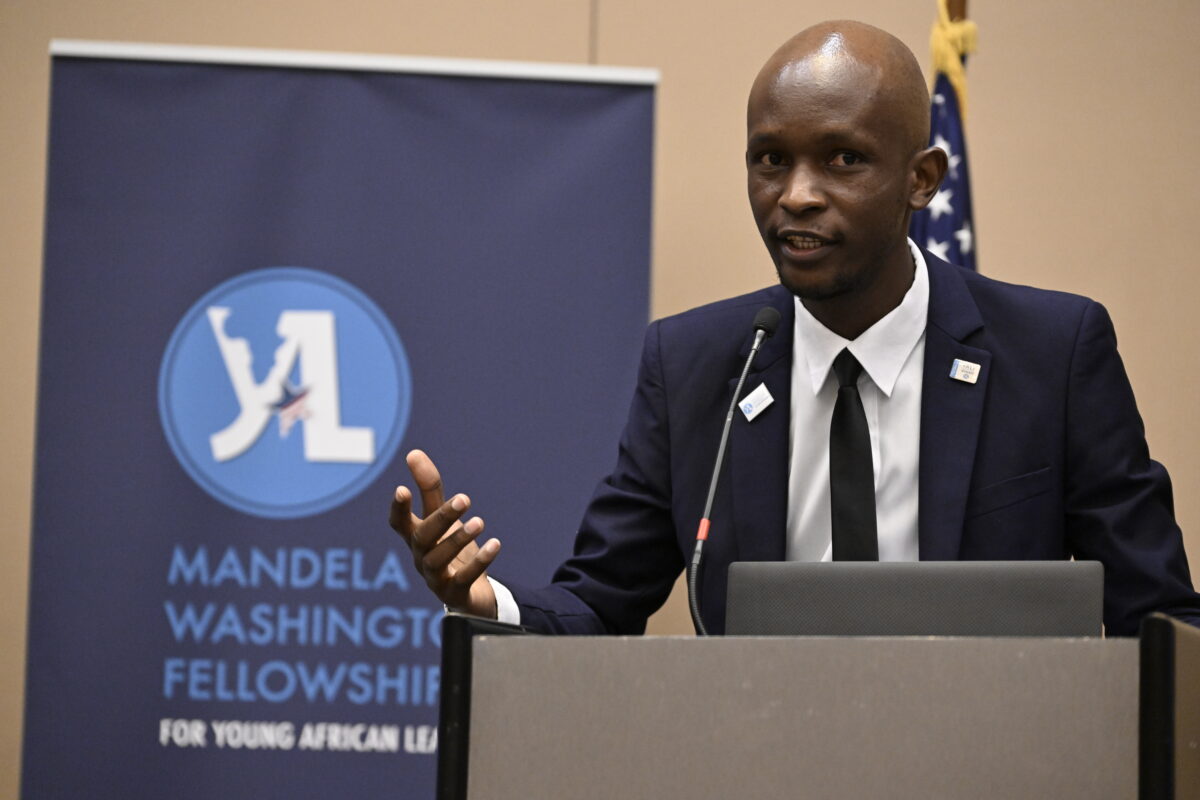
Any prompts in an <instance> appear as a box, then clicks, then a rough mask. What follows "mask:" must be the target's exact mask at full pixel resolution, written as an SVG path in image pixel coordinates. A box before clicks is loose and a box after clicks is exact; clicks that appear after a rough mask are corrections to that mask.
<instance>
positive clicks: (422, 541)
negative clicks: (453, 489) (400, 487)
mask: <svg viewBox="0 0 1200 800" xmlns="http://www.w3.org/2000/svg"><path fill="white" fill-rule="evenodd" d="M470 507H471V498H469V497H467V496H466V495H465V494H456V495H454V497H451V498H450V500H449V501H448V502H446V503H442V504H441V505H440V506H438V507H437V508H436V509H434V510H433V513H431V514H429V515H428V516H426V517H425V519H424V520H423V521H422V520H418V522H419V524H417V525H416V526H415V528H414V529H413V532H412V536H411V537H410V539H409V542H410V544H411V546H412V547H413V548H414V549H420V551H421V552H425V551H427V550H430V549H432V548H433V546H434V545H436V544H437V543H438V542H440V541H441V540H442V538H443V537H445V536H446V532H447V531H449V530H450V529H451V528H452V527H454V524H455V523H456V522H458V520H459V519H460V518H461V517H462V515H463V514H465V513H466V511H467V509H468V508H470ZM413 519H416V518H415V517H414V518H413ZM481 524H482V523H481Z"/></svg>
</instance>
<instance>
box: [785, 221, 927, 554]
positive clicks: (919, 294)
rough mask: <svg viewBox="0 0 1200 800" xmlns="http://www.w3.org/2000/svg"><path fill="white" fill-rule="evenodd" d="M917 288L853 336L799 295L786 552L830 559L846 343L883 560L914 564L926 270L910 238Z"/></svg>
mask: <svg viewBox="0 0 1200 800" xmlns="http://www.w3.org/2000/svg"><path fill="white" fill-rule="evenodd" d="M909 249H910V250H912V255H913V265H914V268H915V269H914V274H913V282H912V286H910V287H909V289H908V292H907V293H906V294H905V295H904V299H903V300H901V301H900V305H898V306H896V307H895V308H894V309H892V310H891V311H890V312H888V314H887V315H886V316H884V317H883V318H882V319H881V320H879V321H878V322H876V323H875V324H874V325H872V326H871V327H870V328H867V330H865V331H863V333H862V334H861V335H860V336H859V337H858V338H857V339H854V340H853V341H851V340H849V339H844V338H842V337H841V336H839V335H837V334H836V333H834V332H833V331H831V330H829V329H828V328H826V327H825V326H824V325H822V324H821V323H820V322H817V320H816V318H814V317H813V315H812V314H810V313H808V309H806V308H805V307H804V305H803V304H802V303H801V302H800V300H799V299H798V298H797V299H796V301H795V302H796V324H795V337H794V339H793V344H792V347H793V351H792V408H791V423H790V425H789V427H788V458H789V464H790V468H789V473H788V519H787V546H786V548H785V551H784V552H785V558H786V559H787V560H788V561H829V560H831V559H832V558H833V541H832V536H831V533H830V530H831V528H830V510H829V425H830V422H831V421H832V419H833V406H834V401H835V400H836V399H837V390H838V386H837V378H836V377H835V376H834V375H833V360H834V358H836V357H837V354H838V353H840V352H841V351H842V349H843V348H849V350H850V352H851V353H852V354H853V355H854V357H855V358H857V359H858V363H860V364H862V367H863V374H862V375H861V376H860V377H859V379H858V391H859V395H860V396H861V397H862V404H863V411H864V412H865V413H866V416H867V427H868V428H869V429H870V432H871V461H872V465H873V467H874V471H875V516H876V522H877V529H878V531H879V560H880V561H916V560H917V555H918V553H917V475H918V469H917V467H918V461H919V458H920V445H921V383H922V371H923V369H924V361H925V320H926V318H927V316H928V312H929V275H928V270H927V268H926V266H925V259H924V257H923V256H922V255H921V251H920V250H918V249H917V247H916V245H914V244H913V243H912V242H911V241H910V242H909Z"/></svg>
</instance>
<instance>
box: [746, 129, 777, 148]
mask: <svg viewBox="0 0 1200 800" xmlns="http://www.w3.org/2000/svg"><path fill="white" fill-rule="evenodd" d="M778 137H779V133H778V132H777V131H770V132H767V133H756V134H754V135H753V136H751V137H750V138H749V139H747V140H746V147H747V148H748V149H753V148H755V147H760V146H762V145H764V144H769V143H771V142H773V141H775V139H777V138H778Z"/></svg>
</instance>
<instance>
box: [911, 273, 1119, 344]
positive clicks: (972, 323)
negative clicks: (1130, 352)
mask: <svg viewBox="0 0 1200 800" xmlns="http://www.w3.org/2000/svg"><path fill="white" fill-rule="evenodd" d="M929 269H930V278H931V281H932V282H934V283H936V284H939V285H940V286H941V287H942V288H943V289H944V291H939V292H937V293H935V294H934V295H933V297H936V298H938V302H940V303H941V304H942V306H943V307H941V308H937V309H934V308H933V304H934V300H933V297H931V313H930V318H931V322H935V321H936V322H942V323H944V324H946V325H948V326H949V327H958V328H959V330H958V333H959V334H960V335H965V334H967V333H969V331H970V329H971V328H976V327H977V328H978V329H979V331H980V332H985V331H986V332H990V334H992V335H996V334H999V333H1003V334H1004V335H1006V336H1012V335H1017V336H1020V335H1021V334H1024V335H1027V336H1029V337H1033V338H1035V339H1037V340H1040V341H1042V342H1046V343H1048V342H1049V341H1052V340H1055V339H1058V338H1059V337H1065V339H1067V340H1072V339H1074V338H1075V336H1076V335H1077V334H1078V331H1079V328H1080V326H1081V324H1082V322H1083V320H1084V317H1085V315H1086V314H1087V313H1088V311H1089V309H1099V308H1101V307H1100V305H1099V304H1098V303H1096V302H1095V301H1094V300H1092V299H1090V298H1087V297H1084V296H1082V295H1078V294H1071V293H1069V292H1061V291H1055V290H1052V289H1039V288H1036V287H1033V286H1024V285H1021V284H1016V283H1008V282H1005V281H1001V280H997V279H995V278H991V277H988V276H986V275H980V274H978V273H975V272H971V271H969V270H965V269H963V268H961V267H956V266H953V265H950V264H946V263H945V262H943V261H939V260H938V259H936V258H930V259H929ZM968 297H969V298H970V299H969V300H967V298H968ZM976 315H977V316H976ZM985 335H986V334H985Z"/></svg>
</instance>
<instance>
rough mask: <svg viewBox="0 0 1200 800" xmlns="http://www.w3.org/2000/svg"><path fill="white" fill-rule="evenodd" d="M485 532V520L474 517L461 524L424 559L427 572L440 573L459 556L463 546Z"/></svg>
mask: <svg viewBox="0 0 1200 800" xmlns="http://www.w3.org/2000/svg"><path fill="white" fill-rule="evenodd" d="M481 533H483V520H481V519H480V518H479V517H474V518H472V519H471V520H470V521H468V522H467V524H466V525H459V526H457V527H456V528H455V529H454V530H453V531H451V532H450V533H449V534H448V535H447V536H446V537H445V538H443V539H442V540H441V541H439V542H438V543H437V544H436V545H435V546H434V547H433V548H431V549H430V550H429V552H427V553H426V554H425V557H424V558H423V559H422V561H423V562H424V567H425V574H427V575H428V574H438V573H440V572H442V570H444V569H445V568H446V567H448V566H449V565H450V563H451V562H452V561H454V559H456V558H458V557H459V554H460V553H462V550H463V548H465V547H467V546H468V545H470V544H471V543H472V542H474V541H475V539H476V538H477V537H478V536H479V534H481Z"/></svg>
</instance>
